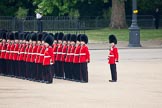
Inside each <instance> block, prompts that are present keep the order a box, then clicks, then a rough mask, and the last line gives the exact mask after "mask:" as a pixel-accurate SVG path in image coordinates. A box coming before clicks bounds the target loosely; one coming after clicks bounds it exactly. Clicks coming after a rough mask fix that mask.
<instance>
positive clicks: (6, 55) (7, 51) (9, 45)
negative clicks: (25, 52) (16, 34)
mask: <svg viewBox="0 0 162 108" xmlns="http://www.w3.org/2000/svg"><path fill="white" fill-rule="evenodd" d="M10 48H11V44H10V43H7V49H6V54H5V59H6V60H8V59H9V55H10Z"/></svg>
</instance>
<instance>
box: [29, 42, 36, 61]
mask: <svg viewBox="0 0 162 108" xmlns="http://www.w3.org/2000/svg"><path fill="white" fill-rule="evenodd" d="M37 48H38V46H37V45H34V46H33V49H32V54H31V59H30V62H35V58H36V55H37Z"/></svg>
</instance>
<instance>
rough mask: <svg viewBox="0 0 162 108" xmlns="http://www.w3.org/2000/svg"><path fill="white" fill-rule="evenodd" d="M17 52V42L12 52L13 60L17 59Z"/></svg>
mask: <svg viewBox="0 0 162 108" xmlns="http://www.w3.org/2000/svg"><path fill="white" fill-rule="evenodd" d="M18 54H19V44H18V43H16V44H15V48H14V52H13V60H17V57H18Z"/></svg>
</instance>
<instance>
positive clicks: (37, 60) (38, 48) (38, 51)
mask: <svg viewBox="0 0 162 108" xmlns="http://www.w3.org/2000/svg"><path fill="white" fill-rule="evenodd" d="M40 51H41V45H38V47H37V55H36V60H35V63H39V57H40Z"/></svg>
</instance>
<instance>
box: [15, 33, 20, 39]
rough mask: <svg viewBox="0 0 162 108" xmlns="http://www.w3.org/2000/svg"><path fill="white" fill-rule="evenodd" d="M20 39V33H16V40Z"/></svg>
mask: <svg viewBox="0 0 162 108" xmlns="http://www.w3.org/2000/svg"><path fill="white" fill-rule="evenodd" d="M18 39H19V32H15V40H18Z"/></svg>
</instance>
